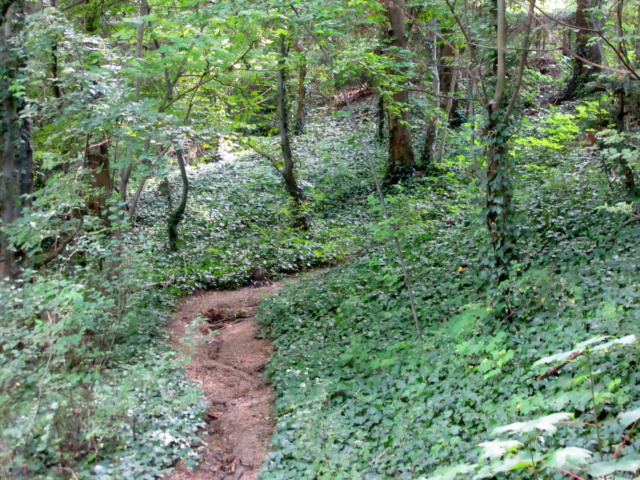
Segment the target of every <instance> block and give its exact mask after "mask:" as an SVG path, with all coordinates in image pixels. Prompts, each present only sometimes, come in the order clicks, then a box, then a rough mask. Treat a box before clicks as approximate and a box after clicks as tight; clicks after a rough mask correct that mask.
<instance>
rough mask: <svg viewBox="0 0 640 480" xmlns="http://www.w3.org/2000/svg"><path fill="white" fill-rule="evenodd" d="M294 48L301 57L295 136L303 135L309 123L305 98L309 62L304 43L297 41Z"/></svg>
mask: <svg viewBox="0 0 640 480" xmlns="http://www.w3.org/2000/svg"><path fill="white" fill-rule="evenodd" d="M294 48H295V49H296V52H298V55H300V65H299V67H298V98H297V110H296V125H295V127H294V129H293V134H294V135H302V134H303V133H304V129H305V125H306V123H307V110H306V108H305V105H304V103H305V97H306V94H307V88H306V86H305V81H306V79H307V61H306V59H305V58H303V52H304V50H303V48H302V42H300V40H296V42H295V43H294Z"/></svg>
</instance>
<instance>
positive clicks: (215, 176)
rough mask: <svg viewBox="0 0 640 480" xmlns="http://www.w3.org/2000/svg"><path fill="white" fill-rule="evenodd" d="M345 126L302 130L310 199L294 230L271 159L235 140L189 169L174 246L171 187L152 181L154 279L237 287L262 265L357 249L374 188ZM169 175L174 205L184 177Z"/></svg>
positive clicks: (303, 176) (303, 174)
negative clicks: (169, 232)
mask: <svg viewBox="0 0 640 480" xmlns="http://www.w3.org/2000/svg"><path fill="white" fill-rule="evenodd" d="M345 124H346V120H345V119H333V118H321V119H320V120H318V121H316V122H311V124H310V125H309V127H308V132H307V133H306V134H305V135H302V136H299V137H295V142H294V146H295V155H296V158H297V159H298V167H297V168H298V176H299V178H300V183H301V185H302V188H303V190H304V193H305V195H306V196H307V197H308V199H309V205H308V208H309V215H310V217H311V223H312V227H311V229H310V230H308V231H301V230H298V229H295V228H292V227H291V225H292V224H293V219H292V211H291V201H290V198H289V197H288V195H287V193H286V191H285V190H284V186H283V182H282V179H281V178H280V177H279V175H278V173H277V172H276V171H275V169H274V168H273V166H272V165H270V163H269V162H268V161H267V159H265V158H261V157H260V156H259V155H258V154H256V153H254V152H251V151H247V150H242V149H239V147H233V146H232V145H231V144H227V150H228V151H227V152H225V154H224V155H223V160H222V161H220V162H218V163H208V164H202V165H194V166H191V167H189V168H188V176H189V181H190V187H191V190H190V193H189V200H188V203H187V211H186V213H185V217H184V219H183V221H182V223H181V224H180V227H179V228H180V236H181V244H180V251H179V252H177V253H168V252H167V251H166V250H167V248H166V244H167V240H166V218H167V210H168V196H167V193H168V189H167V188H166V186H165V185H164V184H163V183H160V184H158V185H156V186H155V187H153V188H152V189H151V190H150V191H149V192H148V193H147V194H146V195H145V196H144V198H143V201H142V204H141V208H140V213H139V215H138V218H137V223H138V225H139V228H140V229H141V230H142V231H144V232H145V233H147V234H148V237H149V238H150V239H152V241H153V242H154V247H153V250H154V253H155V258H156V261H155V264H154V273H153V275H154V277H155V278H156V279H157V280H158V281H159V282H163V283H168V284H172V285H174V286H175V287H176V288H177V289H178V290H180V291H191V290H193V289H197V288H218V287H234V286H239V285H243V284H246V283H247V282H249V281H250V273H251V271H252V269H254V268H256V267H260V268H261V269H262V270H263V271H264V272H265V273H266V274H267V275H268V276H278V275H281V274H286V273H292V272H296V271H299V270H304V269H307V268H310V267H313V266H315V265H320V264H327V263H333V262H336V261H339V260H340V259H342V258H343V257H344V256H345V255H347V254H349V253H352V252H353V251H355V250H356V249H357V247H358V245H359V242H358V238H359V236H360V235H359V233H360V230H359V229H358V226H360V225H362V224H363V223H365V222H367V221H368V220H369V209H368V208H367V206H366V197H367V195H368V194H369V193H370V192H371V191H372V185H371V181H370V173H369V170H368V167H367V165H366V162H365V161H364V159H363V158H361V157H360V156H358V155H356V154H354V153H353V152H354V149H353V146H352V139H350V138H349V137H348V136H345V135H344V125H345ZM262 142H263V143H264V145H262V147H261V148H262V150H266V151H271V152H272V155H273V156H274V157H275V158H278V157H279V153H278V148H279V147H278V145H277V143H274V142H273V141H272V140H271V139H266V140H264V139H263V140H262ZM259 149H260V148H259ZM169 179H170V184H171V188H170V189H169V191H170V195H171V202H172V204H173V205H175V204H176V203H177V202H178V200H179V196H178V195H179V192H180V188H181V185H180V178H179V177H178V176H175V175H173V176H170V177H169Z"/></svg>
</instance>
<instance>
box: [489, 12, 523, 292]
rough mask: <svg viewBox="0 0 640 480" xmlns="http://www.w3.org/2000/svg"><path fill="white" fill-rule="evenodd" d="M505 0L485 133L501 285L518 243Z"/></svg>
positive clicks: (496, 268) (498, 18)
mask: <svg viewBox="0 0 640 480" xmlns="http://www.w3.org/2000/svg"><path fill="white" fill-rule="evenodd" d="M505 13H506V7H505V0H497V1H496V8H495V15H496V26H497V29H496V37H497V47H498V48H497V50H496V57H495V64H494V71H495V72H496V85H495V91H494V95H493V99H492V101H491V103H490V105H489V108H488V110H487V121H486V124H485V129H484V130H485V132H484V143H485V148H484V156H485V160H486V162H487V171H486V185H485V195H486V197H485V212H486V213H485V215H486V216H485V223H486V226H487V230H488V232H489V236H490V239H491V244H492V248H493V261H492V265H490V268H491V271H492V273H493V274H494V276H495V277H496V278H497V280H498V281H499V282H501V281H504V280H506V279H507V278H508V270H509V267H510V264H511V262H512V261H513V260H515V258H516V252H515V240H514V232H513V226H512V225H511V223H512V222H511V219H512V214H513V211H512V209H513V206H512V202H511V175H510V171H509V150H508V148H507V146H508V133H506V129H507V127H508V125H507V123H506V122H505V121H504V119H503V118H502V107H503V105H504V99H505V87H506V60H505V48H506V21H505Z"/></svg>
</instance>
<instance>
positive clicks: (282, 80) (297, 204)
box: [278, 35, 309, 230]
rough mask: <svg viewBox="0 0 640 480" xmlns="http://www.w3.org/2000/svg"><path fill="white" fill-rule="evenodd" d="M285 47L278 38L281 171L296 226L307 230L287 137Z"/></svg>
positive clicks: (301, 197)
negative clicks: (293, 211) (282, 165)
mask: <svg viewBox="0 0 640 480" xmlns="http://www.w3.org/2000/svg"><path fill="white" fill-rule="evenodd" d="M286 58H287V47H286V43H285V38H284V36H283V35H281V36H280V58H279V59H278V117H279V118H278V120H279V124H280V125H279V126H280V147H281V149H282V158H283V160H284V168H283V169H282V170H281V174H282V178H283V180H284V184H285V188H286V189H287V192H288V193H289V195H290V196H291V198H292V199H293V202H294V209H295V216H296V226H298V227H299V228H302V229H305V230H306V229H307V228H309V219H308V217H307V214H306V213H305V211H304V204H305V203H306V198H305V196H304V194H303V192H302V189H301V188H300V186H299V185H298V180H297V178H296V171H295V163H294V161H293V153H292V151H291V139H290V135H289V121H288V113H289V111H288V109H287V67H286Z"/></svg>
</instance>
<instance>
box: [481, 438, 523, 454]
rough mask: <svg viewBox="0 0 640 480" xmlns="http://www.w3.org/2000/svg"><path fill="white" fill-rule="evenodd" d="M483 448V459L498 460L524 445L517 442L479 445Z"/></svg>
mask: <svg viewBox="0 0 640 480" xmlns="http://www.w3.org/2000/svg"><path fill="white" fill-rule="evenodd" d="M478 446H479V447H481V448H482V455H481V458H497V457H501V456H503V455H504V454H505V453H507V452H512V451H515V450H517V448H518V447H520V446H522V443H520V442H518V441H517V440H496V441H495V442H483V443H480V444H478Z"/></svg>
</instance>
